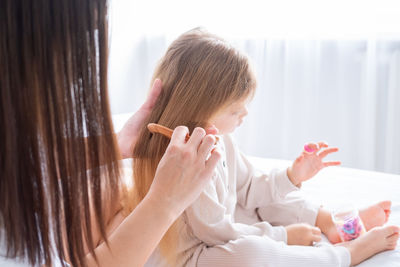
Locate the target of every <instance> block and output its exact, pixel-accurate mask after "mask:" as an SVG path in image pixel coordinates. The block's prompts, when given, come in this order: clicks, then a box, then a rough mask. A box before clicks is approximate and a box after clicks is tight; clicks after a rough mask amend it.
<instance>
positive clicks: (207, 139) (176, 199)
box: [146, 126, 221, 216]
mask: <svg viewBox="0 0 400 267" xmlns="http://www.w3.org/2000/svg"><path fill="white" fill-rule="evenodd" d="M207 132H209V133H213V134H215V133H216V130H215V128H214V129H208V130H207ZM187 133H188V129H187V127H185V126H179V127H177V128H176V129H175V130H174V133H173V135H172V138H171V142H170V144H169V145H168V147H167V150H166V152H165V154H164V156H163V157H162V159H161V161H160V163H159V164H158V167H157V170H156V174H155V177H154V180H153V184H152V185H151V188H150V190H149V192H148V195H147V196H146V197H148V198H151V199H153V201H155V203H160V202H162V203H163V205H166V207H169V209H170V210H171V211H172V216H178V215H180V214H181V213H182V212H183V210H185V209H186V208H187V207H188V206H189V205H190V204H192V202H193V201H195V200H196V199H197V198H198V196H199V195H200V193H201V192H202V191H203V188H204V186H205V185H206V184H207V183H208V182H209V181H210V179H211V177H212V175H213V172H214V168H215V166H216V164H217V162H218V161H219V159H220V158H221V155H220V153H219V152H218V151H217V150H213V148H214V143H215V137H214V136H213V135H210V134H208V135H206V131H205V130H204V129H202V128H196V129H194V131H193V133H192V134H191V136H190V139H189V140H188V141H187V142H185V137H186V134H187ZM210 153H211V155H210Z"/></svg>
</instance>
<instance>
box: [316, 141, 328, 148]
mask: <svg viewBox="0 0 400 267" xmlns="http://www.w3.org/2000/svg"><path fill="white" fill-rule="evenodd" d="M318 145H319V148H320V149H321V148H323V147H328V144H327V143H326V142H324V141H321V142H318Z"/></svg>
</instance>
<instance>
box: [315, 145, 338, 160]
mask: <svg viewBox="0 0 400 267" xmlns="http://www.w3.org/2000/svg"><path fill="white" fill-rule="evenodd" d="M338 151H339V148H337V147H331V148H327V149H325V150H324V151H322V152H321V153H319V155H318V156H319V158H320V159H323V158H325V157H326V156H328V155H329V154H331V153H335V152H338Z"/></svg>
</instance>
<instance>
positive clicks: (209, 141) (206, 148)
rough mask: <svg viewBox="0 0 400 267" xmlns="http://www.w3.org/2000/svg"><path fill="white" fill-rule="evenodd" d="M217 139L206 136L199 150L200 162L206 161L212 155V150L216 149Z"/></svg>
mask: <svg viewBox="0 0 400 267" xmlns="http://www.w3.org/2000/svg"><path fill="white" fill-rule="evenodd" d="M214 144H215V137H214V136H213V135H206V136H205V137H204V138H203V141H202V142H201V144H200V146H199V150H198V154H197V155H198V156H199V157H200V160H202V161H205V160H206V159H207V157H208V155H209V154H210V152H211V150H212V149H213V148H214Z"/></svg>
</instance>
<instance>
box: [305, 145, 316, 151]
mask: <svg viewBox="0 0 400 267" xmlns="http://www.w3.org/2000/svg"><path fill="white" fill-rule="evenodd" d="M304 150H305V151H307V152H308V153H312V152H314V151H316V149H313V148H311V147H310V146H309V145H304Z"/></svg>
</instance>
